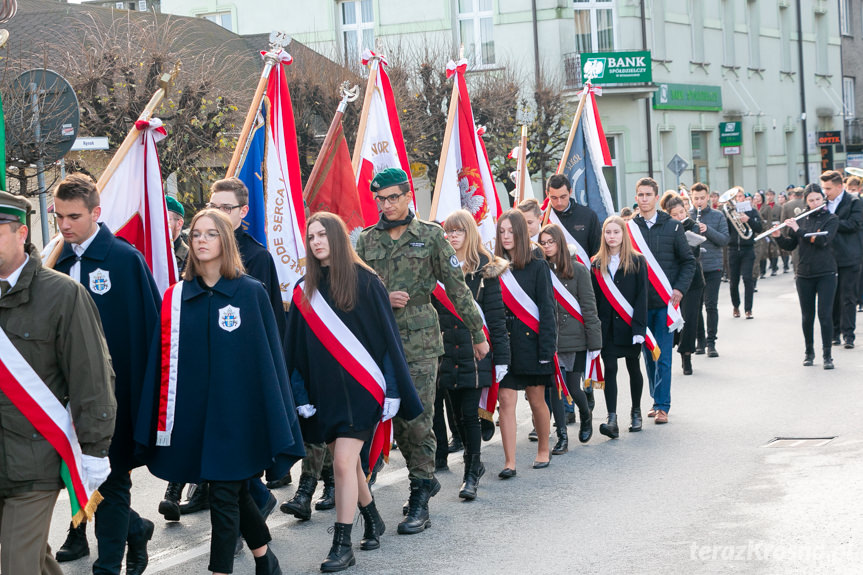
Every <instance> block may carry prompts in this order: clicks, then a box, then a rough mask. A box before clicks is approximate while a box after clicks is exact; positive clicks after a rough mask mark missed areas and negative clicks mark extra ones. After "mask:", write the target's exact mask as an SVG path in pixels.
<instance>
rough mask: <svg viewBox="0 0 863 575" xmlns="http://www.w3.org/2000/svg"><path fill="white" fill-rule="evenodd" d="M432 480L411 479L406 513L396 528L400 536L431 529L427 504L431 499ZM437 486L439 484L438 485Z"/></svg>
mask: <svg viewBox="0 0 863 575" xmlns="http://www.w3.org/2000/svg"><path fill="white" fill-rule="evenodd" d="M432 481H433V480H432V479H411V496H410V498H409V499H408V512H407V517H405V518H404V519H403V520H402V522H401V523H399V526H398V532H399V533H400V534H402V535H413V534H414V533H422V532H423V531H425V530H426V529H427V528H428V527H431V520H430V519H429V509H428V502H429V497H431V488H432ZM438 485H439V484H438Z"/></svg>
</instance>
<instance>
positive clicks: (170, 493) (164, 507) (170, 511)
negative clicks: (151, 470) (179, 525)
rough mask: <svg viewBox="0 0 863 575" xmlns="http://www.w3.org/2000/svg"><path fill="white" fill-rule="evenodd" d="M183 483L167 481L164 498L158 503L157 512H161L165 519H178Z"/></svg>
mask: <svg viewBox="0 0 863 575" xmlns="http://www.w3.org/2000/svg"><path fill="white" fill-rule="evenodd" d="M184 485H185V484H183V483H168V488H167V489H166V490H165V499H163V500H162V502H161V503H159V513H161V514H162V515H163V516H164V517H165V519H166V520H167V521H179V520H180V497H181V495H182V493H183V486H184Z"/></svg>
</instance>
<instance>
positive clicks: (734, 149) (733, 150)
mask: <svg viewBox="0 0 863 575" xmlns="http://www.w3.org/2000/svg"><path fill="white" fill-rule="evenodd" d="M722 155H724V156H737V155H740V146H725V147H724V148H722Z"/></svg>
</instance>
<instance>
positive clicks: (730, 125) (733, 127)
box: [725, 122, 737, 134]
mask: <svg viewBox="0 0 863 575" xmlns="http://www.w3.org/2000/svg"><path fill="white" fill-rule="evenodd" d="M736 130H737V123H736V122H728V123H727V124H725V131H726V132H727V133H729V134H731V133H733V132H735V131H736Z"/></svg>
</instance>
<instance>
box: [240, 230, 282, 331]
mask: <svg viewBox="0 0 863 575" xmlns="http://www.w3.org/2000/svg"><path fill="white" fill-rule="evenodd" d="M234 238H235V239H236V240H237V248H238V249H239V250H240V259H242V260H243V267H245V268H246V273H247V274H249V275H250V276H252V277H253V278H255V279H256V280H258V281H259V282H261V283H262V284H263V286H264V289H265V290H267V297H268V298H269V300H270V305H271V306H273V313H274V314H275V316H276V326H277V327H278V329H279V333H280V334H284V333H285V325H286V323H287V322H286V319H285V316H286V315H287V314H286V313H285V306H284V304H283V303H282V288H281V284H279V274H278V272H277V271H276V264H275V262H274V261H273V256H272V255H270V252H268V251H267V248H265V247H264V246H262V245H261V244H260V243H258V240H256V239H255V238H253V237H252V236H250V235H249V234H248V233H247V232H245V231H243V228H242V227H239V228H237V229H236V230H234ZM282 337H284V335H282Z"/></svg>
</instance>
